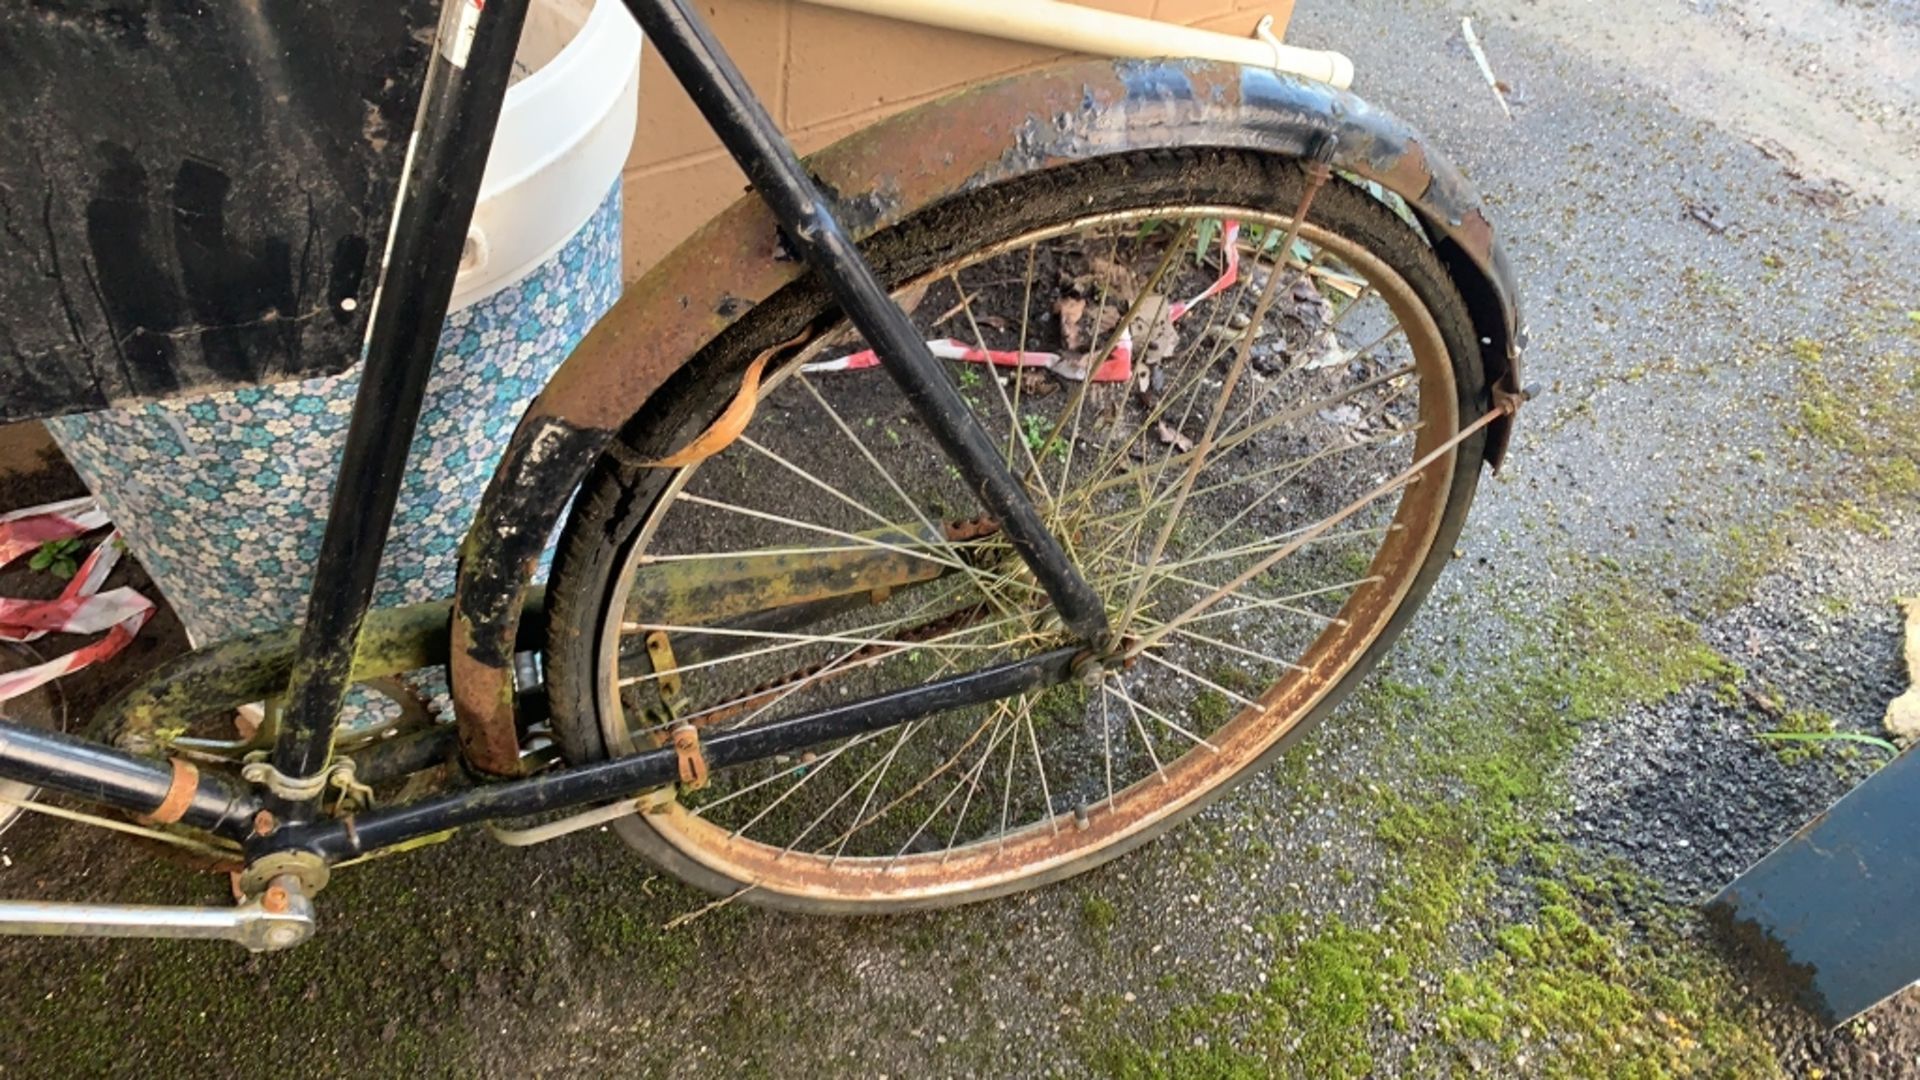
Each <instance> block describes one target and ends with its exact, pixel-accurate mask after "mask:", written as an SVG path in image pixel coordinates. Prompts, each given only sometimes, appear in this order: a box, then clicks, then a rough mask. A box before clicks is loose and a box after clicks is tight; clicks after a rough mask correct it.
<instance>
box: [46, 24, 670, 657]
mask: <svg viewBox="0 0 1920 1080" xmlns="http://www.w3.org/2000/svg"><path fill="white" fill-rule="evenodd" d="M640 44H641V43H640V31H639V28H638V27H637V26H635V25H634V23H633V21H632V19H631V18H630V17H629V16H628V15H627V13H626V11H625V9H624V8H623V7H622V6H621V5H620V3H619V2H618V0H535V2H534V5H533V8H532V11H531V12H530V13H529V16H528V22H527V29H526V32H525V34H524V35H523V38H522V43H521V49H520V57H519V59H520V63H521V65H522V67H523V69H524V72H525V73H524V74H523V75H521V76H520V77H519V79H518V81H517V82H515V83H514V84H513V85H512V86H511V88H510V89H509V90H508V92H507V97H506V101H505V105H504V108H503V111H502V115H501V120H500V127H499V133H498V136H497V137H496V139H495V142H494V145H493V148H492V151H491V153H490V156H489V157H488V161H487V169H486V177H485V181H484V182H483V184H482V187H481V192H480V203H479V207H478V209H477V211H476V212H475V215H474V222H473V229H472V231H471V233H470V235H469V243H468V252H467V256H468V257H467V260H466V261H467V263H468V264H469V265H466V266H463V269H462V271H461V274H460V276H459V278H458V279H457V281H456V284H455V291H454V296H453V305H452V306H453V310H452V313H451V314H450V315H449V316H448V318H447V322H446V325H445V327H444V328H443V330H442V334H441V342H440V353H439V355H438V356H437V357H436V359H435V362H434V364H435V366H434V371H433V375H432V377H431V379H430V381H429V385H428V389H427V400H426V405H425V408H424V409H423V410H422V414H421V422H420V426H419V430H418V431H417V433H416V435H415V437H414V444H413V448H412V451H411V455H410V457H409V460H408V467H407V468H408V471H407V476H406V478H405V479H404V481H403V484H402V492H401V501H400V506H399V508H398V511H397V512H396V516H395V522H394V529H393V531H392V532H391V533H390V534H389V537H388V542H387V548H386V554H385V556H384V558H383V560H382V564H381V575H380V580H379V583H378V585H377V586H376V590H375V596H374V602H375V604H376V605H377V606H394V605H399V604H405V603H412V602H417V601H421V600H428V599H434V598H437V597H442V596H446V595H448V594H449V593H451V591H452V588H453V578H454V571H455V564H456V561H457V553H458V547H459V541H460V539H461V537H462V536H463V535H464V533H465V530H466V528H467V525H468V523H469V520H470V517H471V515H472V512H473V509H474V507H475V506H477V505H478V503H479V499H480V494H481V492H482V491H483V490H484V488H485V485H486V482H487V479H488V477H489V476H490V475H491V473H492V471H493V468H494V465H495V464H496V463H497V461H498V460H499V457H500V454H501V453H502V451H503V450H504V449H505V447H506V442H507V439H508V437H509V436H510V435H511V434H512V431H513V428H514V425H515V423H516V422H517V421H518V419H519V416H520V414H521V412H522V411H524V409H525V407H526V405H527V403H528V401H530V400H531V399H532V397H533V395H534V394H535V393H537V392H538V390H539V389H540V387H541V386H543V385H544V384H545V382H546V380H547V379H548V377H550V376H551V374H552V372H553V370H554V369H555V368H557V367H558V366H559V364H560V362H561V361H562V360H564V359H565V357H566V355H567V353H568V352H570V351H572V349H573V347H574V346H575V345H576V344H577V343H578V342H579V340H580V338H581V336H582V335H584V334H585V333H586V331H587V329H588V328H589V327H590V326H591V325H592V324H593V322H595V321H597V320H598V318H599V317H600V315H602V314H603V313H604V312H605V311H606V309H607V308H608V307H610V306H611V305H612V303H613V301H614V300H615V299H617V298H618V296H619V292H620V267H621V257H620V251H621V245H620V172H621V168H622V166H623V164H624V163H625V161H626V157H627V150H628V147H629V145H630V144H631V142H632V140H633V131H634V124H635V119H636V113H637V105H638V98H639V87H640V81H639V75H640V68H639V61H640ZM358 385H359V371H358V369H357V368H356V369H354V370H350V371H348V372H347V373H345V374H343V375H340V376H336V377H332V378H325V379H315V380H309V381H307V382H301V383H288V384H280V385H274V386H264V387H249V388H245V389H241V390H234V391H226V392H222V393H219V394H213V395H207V396H203V397H199V398H191V399H185V400H179V401H167V402H158V403H152V404H147V405H142V406H135V407H131V408H126V409H116V410H109V411H106V412H100V413H90V414H86V415H82V416H71V417H63V418H60V419H57V420H54V421H50V422H49V424H48V427H49V429H50V430H51V431H52V432H53V435H54V437H55V439H56V440H57V441H58V442H59V443H60V446H61V448H62V449H63V450H65V451H66V454H67V457H68V458H69V459H70V460H71V461H72V462H73V464H74V467H75V469H76V470H77V471H78V472H79V473H80V475H81V476H82V477H83V478H84V479H85V480H86V481H87V483H88V485H89V486H90V487H92V489H93V491H94V493H95V495H96V496H97V497H98V499H99V501H100V503H101V504H102V506H103V508H104V509H106V510H107V511H108V513H109V514H110V515H111V516H112V518H113V520H114V522H115V524H116V525H118V526H119V527H120V529H121V530H122V533H123V535H124V536H125V537H126V539H127V543H128V546H129V547H130V548H131V549H132V550H133V552H134V554H135V555H137V556H138V557H139V558H140V560H141V562H142V563H143V564H144V565H145V567H146V569H147V571H148V573H149V574H150V575H151V577H152V578H153V580H154V581H155V583H156V584H157V585H158V586H159V588H160V590H161V592H162V593H163V594H164V595H165V596H166V598H167V600H168V601H169V602H170V603H171V604H172V606H173V608H174V610H175V611H176V612H177V613H178V614H179V616H180V619H181V621H182V622H183V623H184V624H185V626H186V628H187V632H188V636H189V638H190V639H191V640H192V641H194V642H195V643H196V644H203V643H206V642H209V641H216V640H222V639H225V638H230V637H235V636H238V635H241V634H245V633H249V632H254V631H259V630H264V629H269V628H271V627H274V626H280V625H285V624H287V623H290V622H294V621H297V620H298V619H299V618H300V617H301V616H302V615H303V613H304V604H305V599H306V594H307V591H308V588H309V585H310V582H311V578H312V569H313V563H314V560H315V558H316V556H317V553H318V550H319V541H320V536H321V533H322V531H323V530H324V527H325V518H326V514H327V508H328V500H329V497H330V493H331V488H332V484H333V478H334V473H335V471H336V470H337V468H338V465H339V460H340V453H341V450H342V447H343V446H344V445H345V439H346V427H347V416H348V413H349V412H350V410H351V406H352V401H353V397H354V393H355V391H356V390H357V388H358Z"/></svg>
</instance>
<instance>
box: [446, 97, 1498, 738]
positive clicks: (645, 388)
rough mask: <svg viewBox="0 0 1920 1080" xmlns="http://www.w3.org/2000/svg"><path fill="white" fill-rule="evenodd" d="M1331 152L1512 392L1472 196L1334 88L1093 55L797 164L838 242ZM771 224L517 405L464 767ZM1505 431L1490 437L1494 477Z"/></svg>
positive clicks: (725, 249)
mask: <svg viewBox="0 0 1920 1080" xmlns="http://www.w3.org/2000/svg"><path fill="white" fill-rule="evenodd" d="M1327 134H1331V135H1333V136H1335V137H1336V140H1337V142H1336V149H1335V156H1334V166H1335V168H1337V169H1340V170H1343V171H1346V172H1349V173H1352V174H1354V175H1357V176H1359V177H1361V178H1363V179H1367V180H1372V181H1375V182H1376V183H1378V184H1379V185H1380V186H1381V187H1383V188H1385V189H1386V190H1388V191H1391V192H1394V193H1395V194H1397V195H1399V196H1400V197H1401V198H1403V199H1405V200H1406V202H1407V205H1408V206H1409V207H1410V208H1411V209H1412V210H1413V212H1414V213H1415V214H1416V215H1417V216H1418V217H1419V218H1420V220H1421V221H1422V223H1423V224H1424V225H1425V226H1426V229H1427V233H1428V237H1429V239H1430V240H1431V242H1432V243H1433V245H1434V248H1435V250H1436V251H1437V253H1438V254H1439V256H1440V258H1441V260H1442V261H1443V262H1444V263H1445V264H1446V266H1447V268H1448V270H1449V271H1450V272H1451V273H1452V275H1453V277H1454V279H1455V281H1456V282H1457V284H1458V285H1459V287H1460V289H1461V292H1462V293H1463V294H1464V295H1465V297H1466V299H1467V302H1468V304H1469V306H1470V308H1471V310H1472V313H1473V317H1474V320H1475V325H1476V330H1477V332H1478V334H1479V336H1480V338H1481V341H1482V347H1483V349H1484V350H1485V362H1486V368H1487V372H1488V375H1489V378H1490V380H1492V381H1494V382H1495V383H1496V384H1497V385H1500V386H1503V387H1505V388H1508V389H1512V388H1513V387H1514V385H1515V383H1516V380H1517V371H1516V369H1517V365H1518V355H1519V342H1520V338H1521V331H1520V326H1519V316H1518V313H1517V311H1516V310H1515V307H1514V301H1513V296H1514V286H1513V281H1512V276H1511V274H1510V272H1509V271H1508V268H1507V265H1506V262H1505V260H1504V259H1503V258H1502V257H1501V254H1500V251H1499V249H1498V248H1497V247H1496V246H1495V244H1494V239H1493V227H1492V225H1491V224H1489V222H1488V221H1487V218H1486V216H1485V215H1484V214H1483V213H1482V211H1481V207H1480V200H1479V196H1478V195H1477V193H1476V192H1475V191H1474V190H1473V188H1472V187H1471V186H1469V185H1468V184H1467V183H1466V181H1465V180H1463V179H1462V178H1461V177H1460V174H1459V173H1458V172H1457V171H1455V170H1454V169H1453V167H1452V166H1450V165H1448V164H1447V163H1446V161H1445V160H1443V159H1442V158H1441V157H1440V155H1439V154H1438V153H1436V152H1434V151H1433V150H1432V149H1430V148H1429V147H1427V146H1426V145H1425V144H1424V143H1423V141H1422V140H1421V138H1420V137H1419V135H1418V134H1416V133H1415V132H1414V131H1413V130H1412V129H1411V128H1409V127H1408V126H1407V125H1405V124H1404V123H1402V122H1401V121H1400V120H1398V119H1396V118H1395V117H1393V116H1391V115H1390V114H1388V113H1385V112H1382V111H1380V110H1378V109H1375V108H1374V107H1372V106H1370V105H1368V104H1367V103H1366V102H1364V101H1361V100H1360V99H1359V98H1357V97H1354V96H1353V95H1352V94H1349V93H1345V92H1343V91H1340V90H1335V89H1333V88H1332V87H1330V86H1327V85H1324V84H1321V83H1315V82H1309V81H1305V80H1302V79H1296V78H1292V77H1289V76H1284V75H1278V74H1275V73H1273V72H1271V71H1264V70H1258V69H1253V68H1241V67H1236V66H1233V65H1227V64H1217V63H1209V62H1204V61H1184V60H1180V61H1176V60H1121V61H1114V60H1097V61H1088V62H1081V63H1073V64H1068V65H1064V66H1060V67H1055V68H1049V69H1045V70H1042V71H1037V72H1031V73H1027V74H1023V75H1017V76H1014V77H1012V78H1008V79H1005V80H1002V81H998V82H993V83H988V84H984V85H981V86H978V87H975V88H972V89H969V90H966V91H963V92H961V93H959V94H956V95H954V96H952V97H948V98H945V99H943V100H940V101H936V102H932V103H929V104H927V105H924V106H921V107H920V108H917V109H913V110H911V111H908V112H905V113H902V114H900V115H898V116H895V117H893V118H891V119H888V120H885V121H883V122H881V123H879V124H876V125H874V126H873V127H870V128H867V129H865V130H863V131H861V132H859V133H857V134H854V135H852V136H849V137H848V138H847V139H845V140H843V141H841V142H839V143H836V144H835V145H834V146H832V147H830V148H828V149H826V150H823V151H821V152H820V153H818V154H816V155H814V156H813V157H811V158H810V159H808V162H807V164H808V167H809V168H810V169H811V170H812V171H813V173H814V176H815V178H816V179H817V180H818V181H819V182H820V184H821V185H822V188H823V190H825V191H827V192H828V193H829V194H830V195H832V196H833V197H834V203H835V212H836V214H837V215H838V216H839V217H840V220H841V222H842V223H843V224H844V225H845V226H846V228H847V230H848V231H849V232H850V233H852V234H853V235H854V236H855V237H857V238H860V239H865V238H866V237H868V236H871V235H872V234H874V233H875V232H878V231H880V230H883V229H886V228H888V227H890V226H893V225H895V224H898V223H899V222H901V221H902V220H904V219H906V218H907V217H909V216H911V215H912V214H914V213H915V212H917V211H919V210H921V209H922V208H924V207H926V206H928V205H930V204H932V203H935V202H938V201H940V200H942V199H946V198H949V197H951V196H954V195H957V194H960V193H963V192H966V191H970V190H973V189H977V188H981V187H984V186H987V185H989V184H994V183H998V182H1000V181H1004V180H1008V179H1011V178H1014V177H1017V176H1021V175H1024V174H1028V173H1034V172H1039V171H1042V170H1046V169H1050V168H1057V167H1060V166H1064V165H1069V164H1072V163H1076V162H1082V161H1086V160H1089V159H1093V158H1098V157H1102V156H1106V155H1112V154H1118V153H1123V152H1129V151H1137V150H1143V149H1154V148H1174V147H1180V148H1196V147H1219V148H1230V149H1243V150H1257V151H1265V152H1268V153H1273V154H1278V155H1282V156H1293V157H1299V156H1304V155H1305V153H1306V151H1307V148H1308V147H1309V146H1310V145H1312V144H1313V143H1315V142H1317V141H1318V140H1320V139H1321V138H1322V137H1323V136H1325V135H1327ZM782 253H783V245H782V244H781V242H780V240H779V237H778V233H777V230H776V228H775V226H774V221H773V217H772V215H771V214H770V213H769V212H768V210H767V209H766V207H765V206H764V205H763V204H762V203H761V202H760V200H759V199H758V198H756V197H753V196H752V195H749V196H747V197H746V198H743V199H741V200H740V201H739V202H737V203H735V204H734V205H733V206H732V207H730V208H729V209H727V210H726V211H725V212H724V213H722V214H721V215H720V216H719V217H717V218H715V219H714V220H712V221H710V222H708V223H707V225H706V226H705V227H703V228H702V229H700V231H698V232H696V233H695V234H694V235H693V236H692V237H691V238H690V239H688V240H687V242H686V243H684V244H682V245H681V246H680V247H679V248H678V249H676V250H675V251H674V252H673V253H672V254H670V255H668V256H667V257H666V258H665V259H663V260H662V261H661V262H660V263H659V265H657V266H656V267H654V268H653V270H652V271H651V272H649V273H648V274H647V275H646V276H645V277H643V278H642V279H641V280H640V281H638V282H636V283H635V284H634V286H633V287H632V288H630V289H629V290H628V291H627V293H626V295H625V296H624V297H623V298H622V299H621V300H620V302H619V303H618V304H616V305H615V306H614V308H613V310H612V311H610V312H609V313H608V314H607V316H606V317H605V318H603V319H602V320H601V321H600V323H599V324H598V325H597V326H595V327H594V328H593V330H592V331H590V332H589V333H588V334H587V336H586V338H585V340H583V341H582V342H581V344H580V346H579V348H578V349H576V350H575V351H574V353H573V355H572V356H571V357H569V358H568V359H567V361H566V363H565V364H563V365H562V366H561V368H560V370H559V371H558V372H557V373H556V374H555V375H554V377H553V380H552V381H551V382H550V383H548V384H547V387H546V389H545V390H544V391H542V393H541V394H540V396H539V397H538V398H537V399H536V400H535V401H534V402H533V403H532V405H530V406H529V407H528V409H527V412H526V415H525V416H524V417H523V418H522V419H521V421H520V426H519V428H518V430H516V431H515V432H514V435H513V439H512V441H511V443H510V444H509V445H508V447H507V451H506V456H505V457H504V458H503V459H502V461H501V463H500V466H499V469H498V470H497V471H496V472H495V473H494V475H493V479H492V481H491V483H490V484H489V485H488V488H487V492H486V495H485V497H484V498H483V499H482V501H481V504H480V507H479V509H478V511H477V512H476V513H475V515H474V524H473V527H472V529H471V531H469V532H468V534H467V537H466V541H465V543H464V545H463V547H462V553H461V554H462V559H461V564H460V578H459V585H458V590H457V593H456V596H455V605H454V616H453V642H452V644H453V656H452V662H451V665H450V666H451V670H452V679H453V696H454V701H455V705H456V708H457V711H458V715H459V723H460V737H461V746H462V748H463V751H464V752H465V754H466V755H467V759H468V760H469V762H471V763H472V764H473V765H474V766H475V767H476V768H479V769H482V770H484V771H486V772H490V773H496V774H500V775H513V774H515V773H516V772H518V770H519V760H520V745H519V744H520V739H519V733H518V732H517V730H516V728H515V722H514V714H513V691H514V687H513V684H512V674H511V672H512V665H511V659H512V652H513V643H514V638H515V632H516V626H517V625H518V623H519V621H520V609H521V605H522V598H523V596H524V595H525V592H526V590H527V588H528V585H529V582H530V580H531V578H532V575H533V572H534V566H535V562H536V560H537V559H538V557H539V554H540V551H541V549H542V548H543V547H544V545H545V544H546V542H547V538H548V537H549V536H551V535H552V534H553V528H554V526H555V524H556V523H557V522H558V519H559V516H560V513H561V511H562V509H563V508H564V507H565V505H566V503H567V500H568V498H569V497H570V496H571V495H572V494H573V492H574V491H575V490H576V489H577V488H578V487H579V485H580V483H581V481H582V480H583V479H584V478H585V477H586V476H587V474H588V471H589V469H590V468H591V467H592V466H593V464H594V462H595V460H596V459H597V458H598V457H599V456H600V454H601V452H602V451H603V450H604V449H605V447H606V446H607V443H608V442H609V440H610V439H611V438H612V437H613V435H614V433H615V432H616V431H618V430H619V429H620V428H621V426H622V425H623V424H625V423H626V422H627V420H628V419H629V418H630V417H632V416H633V415H634V414H635V413H636V412H637V411H639V409H640V408H641V406H642V405H644V404H645V403H646V401H647V398H648V396H649V395H651V394H652V393H653V392H654V391H655V390H657V389H658V388H659V387H660V386H661V385H662V384H663V383H664V382H665V381H666V380H667V377H668V376H669V375H670V374H672V372H673V371H674V370H675V369H676V368H678V367H679V366H680V365H681V364H682V363H683V362H685V361H686V360H688V359H689V358H691V357H693V356H694V355H695V354H697V353H698V352H699V351H700V350H701V349H702V347H704V346H705V345H706V344H707V343H708V342H709V341H711V340H713V339H714V338H715V337H716V336H717V335H718V334H720V333H721V331H723V330H725V329H726V328H727V327H728V326H729V325H731V324H732V323H733V322H734V321H735V320H736V319H738V318H739V317H740V316H741V315H743V314H744V313H745V312H747V311H748V310H749V309H750V308H752V307H753V306H754V305H755V304H757V303H760V302H761V301H763V300H765V299H767V298H768V297H770V296H772V295H774V294H775V293H776V292H778V291H779V290H780V289H781V288H782V287H784V286H786V285H787V284H789V283H790V282H792V281H794V280H795V279H796V278H798V277H799V276H800V274H801V273H802V270H803V266H802V264H800V263H798V262H796V261H792V260H791V259H790V258H786V257H783V254H782ZM1505 434H1506V433H1505V431H1504V430H1501V431H1497V432H1495V433H1494V437H1493V438H1492V439H1491V440H1490V445H1491V446H1492V447H1493V449H1492V450H1491V451H1490V452H1489V455H1488V456H1489V459H1490V460H1491V461H1492V462H1493V463H1494V464H1495V465H1496V466H1497V465H1498V462H1499V458H1500V454H1501V452H1502V450H1503V448H1504V446H1505V442H1506V438H1505Z"/></svg>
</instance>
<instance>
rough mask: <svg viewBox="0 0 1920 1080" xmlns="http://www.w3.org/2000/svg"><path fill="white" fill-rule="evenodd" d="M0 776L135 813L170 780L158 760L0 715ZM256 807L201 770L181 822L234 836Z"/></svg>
mask: <svg viewBox="0 0 1920 1080" xmlns="http://www.w3.org/2000/svg"><path fill="white" fill-rule="evenodd" d="M0 777H5V778H6V779H8V780H17V781H19V782H21V783H23V784H32V785H34V786H35V787H44V788H49V789H52V790H54V791H58V792H60V793H62V794H64V795H72V796H73V797H75V798H77V799H85V800H86V801H88V802H91V803H95V804H98V805H101V806H111V807H113V808H115V809H117V810H125V811H127V812H128V813H132V814H140V815H147V814H152V813H153V812H154V811H156V810H158V809H160V806H161V804H163V803H165V802H166V801H167V796H168V795H169V794H170V793H171V792H172V790H173V785H174V772H173V768H172V767H171V766H169V765H167V764H165V763H163V762H159V761H155V760H153V759H152V758H144V757H140V756H138V755H136V754H129V753H127V752H126V751H124V750H117V749H115V748H113V747H111V746H103V745H101V744H100V743H97V742H89V741H88V740H86V739H79V738H75V737H74V736H72V735H63V734H61V733H59V732H54V731H41V730H39V729H37V728H30V727H25V726H23V725H20V724H16V723H13V722H12V721H9V720H0ZM259 809H260V802H259V800H258V799H257V798H256V797H255V796H254V795H253V793H252V792H248V791H238V790H235V789H234V788H233V787H231V786H229V785H228V783H227V782H226V781H225V780H223V779H221V778H220V777H217V776H209V775H207V774H205V773H202V774H200V777H199V782H198V785H197V786H196V787H195V788H194V792H193V798H192V799H191V800H190V801H189V802H188V803H187V808H186V811H185V813H184V814H183V815H182V816H181V818H180V823H181V824H183V825H191V826H193V827H194V828H196V829H206V830H208V831H209V832H214V833H218V834H220V835H221V836H225V837H228V838H230V839H234V840H239V839H241V838H243V837H244V836H245V835H246V834H247V831H248V830H249V829H251V828H252V827H253V815H254V814H255V813H256V812H257V811H259Z"/></svg>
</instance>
